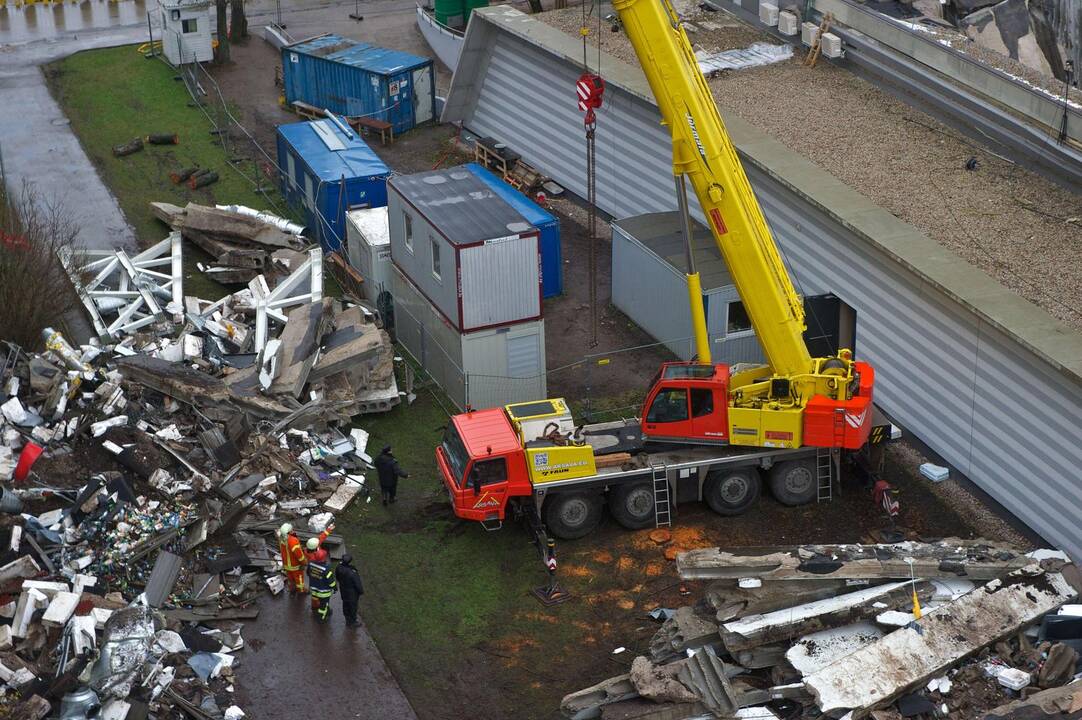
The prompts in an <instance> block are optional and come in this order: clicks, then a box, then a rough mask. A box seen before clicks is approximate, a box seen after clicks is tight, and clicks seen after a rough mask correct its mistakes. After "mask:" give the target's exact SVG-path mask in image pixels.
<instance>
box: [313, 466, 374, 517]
mask: <svg viewBox="0 0 1082 720" xmlns="http://www.w3.org/2000/svg"><path fill="white" fill-rule="evenodd" d="M354 478H359V481H358V480H355V479H354ZM362 489H364V476H363V475H350V476H349V477H347V478H346V479H345V481H343V482H342V484H341V485H339V486H338V488H337V489H336V490H335V491H334V493H333V494H332V495H331V496H330V497H329V498H327V501H326V502H324V503H323V509H324V510H327V511H330V512H333V513H340V512H342V511H343V510H345V509H346V508H347V507H348V506H349V504H350V503H351V502H353V499H354V498H356V497H357V495H358V494H360V492H361V490H362Z"/></svg>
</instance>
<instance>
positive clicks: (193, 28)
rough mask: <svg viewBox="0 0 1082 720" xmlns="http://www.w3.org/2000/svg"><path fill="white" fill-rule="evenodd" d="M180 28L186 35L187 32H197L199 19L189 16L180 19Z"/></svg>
mask: <svg viewBox="0 0 1082 720" xmlns="http://www.w3.org/2000/svg"><path fill="white" fill-rule="evenodd" d="M180 29H181V31H182V32H183V33H184V34H185V35H187V34H188V33H193V32H198V30H199V21H198V19H197V18H191V19H190V20H181V21H180Z"/></svg>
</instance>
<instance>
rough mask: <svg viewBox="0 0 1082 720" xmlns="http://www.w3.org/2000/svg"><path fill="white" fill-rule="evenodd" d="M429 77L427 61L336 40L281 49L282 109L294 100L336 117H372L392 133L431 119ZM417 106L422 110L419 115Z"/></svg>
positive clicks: (318, 40)
mask: <svg viewBox="0 0 1082 720" xmlns="http://www.w3.org/2000/svg"><path fill="white" fill-rule="evenodd" d="M432 72H433V70H432V60H431V58H422V57H418V56H416V55H410V54H409V53H404V52H400V51H398V50H388V49H386V48H381V47H376V46H374V45H369V44H367V43H362V42H357V41H355V40H349V39H347V38H342V37H339V36H337V35H324V36H322V37H318V38H314V39H312V40H306V41H304V42H301V43H297V44H294V45H287V46H286V47H284V48H282V78H283V81H284V84H285V96H286V102H287V103H292V102H294V101H296V100H300V101H302V102H306V103H308V104H309V105H315V106H316V107H318V108H326V109H328V110H331V111H332V112H336V113H340V114H342V115H353V116H362V115H363V116H368V117H374V118H377V119H379V120H383V121H385V122H389V123H391V125H393V126H394V130H395V132H396V133H402V132H406V131H407V130H409V129H410V128H412V127H413V126H414V125H415V124H416V123H417V122H421V121H423V120H425V119H428V118H430V117H432V114H433V112H434V111H433V108H434V106H435V83H434V82H432V79H433V78H432ZM422 76H423V77H422ZM415 86H418V88H419V89H417V88H415ZM422 104H427V106H426V107H421V108H420V109H419V106H420V105H422Z"/></svg>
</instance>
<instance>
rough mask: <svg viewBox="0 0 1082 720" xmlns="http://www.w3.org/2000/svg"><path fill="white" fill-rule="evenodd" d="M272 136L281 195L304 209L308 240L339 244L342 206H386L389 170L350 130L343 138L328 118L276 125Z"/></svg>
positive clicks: (330, 247) (335, 247) (331, 247)
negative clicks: (310, 236) (332, 140)
mask: <svg viewBox="0 0 1082 720" xmlns="http://www.w3.org/2000/svg"><path fill="white" fill-rule="evenodd" d="M315 127H319V128H320V130H321V132H322V133H324V134H330V135H331V136H332V137H334V138H335V140H336V141H337V143H341V145H342V149H340V150H336V149H333V148H332V147H331V146H330V145H328V143H327V142H326V141H325V140H324V137H323V136H322V135H321V134H320V132H317V131H316V130H315ZM276 139H277V145H278V167H279V168H282V170H283V172H282V175H281V177H280V180H281V185H282V194H283V195H284V196H285V198H286V200H287V201H288V202H289V203H290V204H291V205H293V206H295V207H301V208H303V209H304V212H305V221H306V225H307V227H308V228H309V230H310V232H313V233H314V234H315V237H314V239H317V240H319V241H320V243H321V244H322V245H323V246H324V247H325V248H327V249H328V250H338V249H339V247H340V246H341V242H342V238H344V237H345V232H346V228H345V219H346V211H347V210H349V209H350V208H355V207H361V206H370V207H383V206H385V205H386V204H387V178H388V176H390V174H391V170H390V168H388V167H387V165H386V164H385V163H384V162H383V161H382V160H380V159H379V156H378V155H376V153H375V152H373V150H372V148H370V147H368V145H367V144H366V143H365V142H364V140H362V139H361V138H360V137H358V136H357V135H356V134H354V135H353V136H352V137H350V136H347V135H346V134H345V133H343V132H342V131H341V129H339V128H338V126H337V125H335V124H334V123H332V122H330V121H329V120H318V121H314V122H313V121H310V122H300V123H290V124H288V125H279V126H278V130H277V133H276ZM332 144H334V145H335V147H337V144H336V143H332ZM343 184H344V186H345V191H344V193H343Z"/></svg>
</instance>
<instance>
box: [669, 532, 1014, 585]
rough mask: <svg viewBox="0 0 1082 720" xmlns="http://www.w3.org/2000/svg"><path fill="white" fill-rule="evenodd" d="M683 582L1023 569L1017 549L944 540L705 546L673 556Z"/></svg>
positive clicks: (981, 576)
mask: <svg viewBox="0 0 1082 720" xmlns="http://www.w3.org/2000/svg"><path fill="white" fill-rule="evenodd" d="M676 562H677V570H678V571H679V572H680V577H681V578H682V579H685V580H703V579H722V578H732V579H739V578H746V577H758V578H770V579H775V580H783V579H788V580H795V579H805V580H823V579H827V578H830V579H861V580H867V579H880V580H888V579H898V580H901V579H905V578H909V577H912V576H913V574H915V575H916V577H919V578H923V579H925V580H930V579H933V578H940V577H946V578H954V577H964V578H968V579H970V580H990V579H992V578H996V577H1000V576H1002V575H1004V574H1005V573H1008V572H1010V571H1012V570H1017V569H1019V568H1022V567H1025V566H1026V565H1027V564H1028V563H1029V562H1030V560H1029V558H1027V557H1026V556H1025V554H1024V553H1022V552H1021V551H1019V550H1018V549H1016V548H1013V547H1010V546H1007V545H1002V544H994V543H989V542H985V541H981V540H958V539H956V538H948V539H946V540H942V541H940V542H936V543H918V542H903V543H898V544H895V545H796V546H790V547H763V548H740V549H739V550H726V549H724V548H704V549H701V550H689V551H687V552H684V553H681V554H680V555H678V556H677V559H676Z"/></svg>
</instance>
